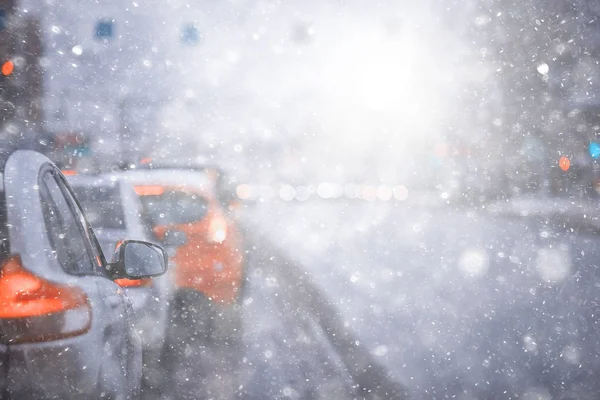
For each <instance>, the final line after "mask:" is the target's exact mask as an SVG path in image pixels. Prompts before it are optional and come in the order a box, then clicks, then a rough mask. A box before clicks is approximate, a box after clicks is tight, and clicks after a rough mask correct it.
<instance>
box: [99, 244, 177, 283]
mask: <svg viewBox="0 0 600 400" xmlns="http://www.w3.org/2000/svg"><path fill="white" fill-rule="evenodd" d="M115 255H116V260H117V261H116V262H114V263H110V264H108V265H107V269H108V271H109V274H110V276H111V278H112V279H113V280H115V279H123V278H125V279H144V278H151V277H153V276H159V275H162V274H164V273H165V272H166V271H167V266H168V256H167V252H166V251H165V250H164V249H163V248H162V247H160V246H157V245H155V244H152V243H149V242H143V241H141V240H125V241H124V242H123V243H121V245H120V246H119V247H118V248H117V249H116V254H115Z"/></svg>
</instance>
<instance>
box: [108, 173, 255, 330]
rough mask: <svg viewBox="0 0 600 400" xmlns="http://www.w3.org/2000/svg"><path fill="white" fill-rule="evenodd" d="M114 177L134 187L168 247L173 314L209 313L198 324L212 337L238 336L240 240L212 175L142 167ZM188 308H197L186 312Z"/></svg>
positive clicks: (239, 235)
mask: <svg viewBox="0 0 600 400" xmlns="http://www.w3.org/2000/svg"><path fill="white" fill-rule="evenodd" d="M117 176H119V177H122V178H124V179H126V180H127V181H129V182H131V183H132V184H133V185H134V188H135V191H136V193H137V194H138V195H139V196H140V199H141V200H142V204H143V206H144V209H145V211H146V213H147V215H148V216H149V218H150V219H151V221H152V225H153V227H154V232H155V233H156V235H157V236H158V237H159V238H160V239H161V243H162V244H163V245H164V246H165V247H166V248H168V249H170V254H172V257H171V258H172V261H173V262H174V264H175V265H176V268H174V269H173V277H174V278H173V279H174V283H175V287H176V294H175V296H174V311H175V313H176V314H179V315H180V316H184V317H185V316H193V315H198V314H202V313H208V314H207V315H208V318H207V319H206V320H205V321H201V323H203V324H204V325H205V326H204V327H203V330H204V331H205V333H206V334H207V336H212V337H213V338H214V337H217V336H220V335H224V336H225V337H233V336H235V335H236V334H239V333H240V331H241V328H240V324H241V314H240V310H239V305H238V302H239V301H240V299H241V291H242V288H243V281H244V252H243V241H242V237H241V233H240V231H239V230H238V228H237V226H236V225H235V223H234V222H233V221H232V219H231V218H229V217H228V212H227V210H226V209H225V208H224V206H223V204H222V203H221V202H220V201H219V200H218V197H217V180H216V177H215V175H214V174H212V173H211V172H210V171H207V170H204V169H201V168H184V167H175V166H171V165H170V166H165V167H162V166H157V165H145V166H141V167H140V168H137V169H133V170H130V171H125V172H121V173H118V174H117ZM190 308H191V309H192V310H193V311H196V312H192V313H187V311H188V310H190ZM194 320H196V321H197V320H198V318H194Z"/></svg>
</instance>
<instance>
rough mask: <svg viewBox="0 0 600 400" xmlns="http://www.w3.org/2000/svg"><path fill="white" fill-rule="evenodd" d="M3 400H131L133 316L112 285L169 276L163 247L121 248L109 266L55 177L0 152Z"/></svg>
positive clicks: (40, 160) (135, 363)
mask: <svg viewBox="0 0 600 400" xmlns="http://www.w3.org/2000/svg"><path fill="white" fill-rule="evenodd" d="M0 183H1V185H0V305H1V306H0V398H2V399H38V398H56V399H67V398H90V399H91V398H100V397H104V398H135V397H137V395H138V394H139V391H140V385H141V375H142V364H141V362H142V348H141V340H140V337H139V335H137V333H136V332H135V331H134V330H133V329H132V328H131V326H132V323H131V318H132V309H131V306H130V305H129V304H128V301H127V298H126V297H125V296H124V295H123V290H122V289H121V288H120V287H119V285H117V284H116V283H115V282H114V280H115V279H120V278H129V279H145V278H149V277H151V276H156V275H160V274H162V273H164V272H165V270H166V265H167V264H166V263H167V256H166V253H165V252H164V250H162V248H160V247H158V246H156V245H154V244H151V243H146V242H140V241H129V240H128V241H125V242H123V244H122V245H121V247H120V249H119V254H118V257H117V259H116V261H115V262H113V263H108V262H107V261H106V259H105V257H104V255H103V253H102V251H101V249H100V246H99V244H98V242H97V240H96V238H95V235H94V232H93V230H92V228H91V226H90V224H89V223H88V221H87V220H86V219H85V217H84V215H83V212H82V211H81V209H80V207H79V204H78V202H77V201H76V199H75V196H74V193H73V191H72V190H71V188H70V187H69V185H68V183H67V181H66V180H65V178H64V176H63V175H62V174H61V172H60V171H59V170H58V169H57V168H56V166H55V165H53V164H52V163H51V161H50V160H49V159H48V158H46V157H44V156H43V155H41V154H39V153H36V152H33V151H24V150H20V151H16V152H13V153H9V152H1V151H0Z"/></svg>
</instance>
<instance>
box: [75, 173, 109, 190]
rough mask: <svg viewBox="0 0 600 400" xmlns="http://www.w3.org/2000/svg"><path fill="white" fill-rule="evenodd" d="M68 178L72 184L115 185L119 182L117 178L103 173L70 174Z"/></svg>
mask: <svg viewBox="0 0 600 400" xmlns="http://www.w3.org/2000/svg"><path fill="white" fill-rule="evenodd" d="M66 178H67V181H68V182H69V184H70V185H71V186H98V187H115V186H117V184H118V182H117V180H116V179H112V180H111V179H109V178H108V177H106V176H102V175H69V176H67V177H66Z"/></svg>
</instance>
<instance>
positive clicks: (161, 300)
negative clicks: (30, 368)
mask: <svg viewBox="0 0 600 400" xmlns="http://www.w3.org/2000/svg"><path fill="white" fill-rule="evenodd" d="M68 179H69V183H70V184H71V187H72V188H73V190H74V191H75V193H76V195H77V199H78V200H79V202H80V204H81V206H82V208H83V210H84V213H85V215H86V218H87V219H88V221H89V222H90V224H91V225H92V227H93V228H94V232H95V233H96V237H97V238H98V241H99V242H100V245H101V246H102V250H103V251H104V254H105V256H106V257H107V258H110V257H112V255H113V253H114V252H115V249H116V248H117V246H118V244H119V243H120V242H121V241H122V240H123V239H124V238H130V239H137V240H143V241H149V242H156V239H155V237H154V234H153V232H152V229H151V226H150V224H149V223H148V222H146V221H145V217H144V214H143V210H142V205H141V203H140V199H139V197H138V195H137V194H136V193H135V191H134V190H133V187H132V186H131V185H130V184H129V183H127V182H125V181H124V180H122V179H117V178H115V177H111V176H92V175H80V176H69V177H68ZM117 283H118V284H119V285H120V286H121V287H122V288H123V290H124V291H125V293H126V295H127V297H129V299H130V300H131V303H132V305H133V310H134V326H135V330H136V331H137V333H139V334H140V336H141V338H142V344H143V349H144V366H145V367H147V368H145V371H148V374H145V376H144V377H145V378H149V381H150V383H151V384H152V383H155V381H156V379H160V377H157V376H155V375H156V373H155V372H156V369H157V367H158V364H157V363H158V360H159V359H160V357H161V355H162V351H163V345H164V341H165V335H166V331H167V323H168V303H169V301H170V297H171V296H172V289H171V287H172V285H171V281H170V276H169V274H165V275H163V276H161V277H158V278H154V279H141V280H128V279H121V280H118V281H117ZM149 375H151V376H149ZM156 383H157V382H156Z"/></svg>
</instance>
